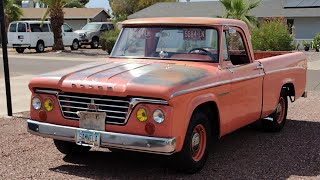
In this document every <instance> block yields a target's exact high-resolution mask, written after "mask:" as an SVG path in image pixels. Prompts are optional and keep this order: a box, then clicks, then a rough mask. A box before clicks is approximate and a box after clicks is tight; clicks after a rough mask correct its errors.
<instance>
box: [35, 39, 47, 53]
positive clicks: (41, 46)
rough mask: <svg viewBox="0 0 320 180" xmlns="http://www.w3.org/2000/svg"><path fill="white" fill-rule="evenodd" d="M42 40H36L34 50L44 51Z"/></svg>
mask: <svg viewBox="0 0 320 180" xmlns="http://www.w3.org/2000/svg"><path fill="white" fill-rule="evenodd" d="M44 48H45V47H44V42H43V41H38V42H37V46H36V51H37V53H42V52H44Z"/></svg>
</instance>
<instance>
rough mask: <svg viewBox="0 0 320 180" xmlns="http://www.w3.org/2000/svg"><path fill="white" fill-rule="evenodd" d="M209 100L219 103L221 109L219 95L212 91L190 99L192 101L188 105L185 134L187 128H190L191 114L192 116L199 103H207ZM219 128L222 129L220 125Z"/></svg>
mask: <svg viewBox="0 0 320 180" xmlns="http://www.w3.org/2000/svg"><path fill="white" fill-rule="evenodd" d="M209 101H213V102H215V103H216V104H217V107H218V109H219V100H218V98H217V96H216V95H215V94H212V93H207V94H202V95H200V96H197V97H194V98H193V99H192V100H191V101H190V103H189V105H188V110H187V114H186V121H185V124H184V134H186V132H187V129H188V126H189V122H190V119H191V116H192V114H193V112H194V110H195V109H196V108H197V107H198V106H199V105H201V104H203V103H206V102H209ZM218 112H219V111H218ZM219 117H220V113H219ZM219 124H220V123H219ZM220 126H221V125H220ZM219 129H221V128H220V127H219Z"/></svg>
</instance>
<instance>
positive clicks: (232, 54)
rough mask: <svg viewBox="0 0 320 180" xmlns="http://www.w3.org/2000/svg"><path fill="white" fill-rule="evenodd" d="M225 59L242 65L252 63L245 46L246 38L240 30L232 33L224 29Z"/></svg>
mask: <svg viewBox="0 0 320 180" xmlns="http://www.w3.org/2000/svg"><path fill="white" fill-rule="evenodd" d="M223 41H224V42H223V45H224V52H223V59H224V60H225V61H231V63H232V64H233V65H241V64H247V63H250V59H249V56H248V52H247V50H246V46H245V40H244V39H243V37H242V35H241V33H239V32H238V31H236V32H234V33H230V32H229V31H224V34H223Z"/></svg>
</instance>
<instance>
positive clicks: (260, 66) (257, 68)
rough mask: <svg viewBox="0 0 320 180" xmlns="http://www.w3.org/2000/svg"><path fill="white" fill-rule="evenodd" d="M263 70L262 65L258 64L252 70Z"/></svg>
mask: <svg viewBox="0 0 320 180" xmlns="http://www.w3.org/2000/svg"><path fill="white" fill-rule="evenodd" d="M259 69H264V67H263V64H258V66H257V67H256V68H255V69H254V70H259Z"/></svg>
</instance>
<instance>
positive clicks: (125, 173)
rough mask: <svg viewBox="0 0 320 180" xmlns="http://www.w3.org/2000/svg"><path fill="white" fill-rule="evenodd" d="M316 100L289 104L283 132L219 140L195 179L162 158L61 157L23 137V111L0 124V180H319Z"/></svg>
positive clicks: (312, 96) (49, 145)
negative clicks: (179, 171) (174, 168)
mask: <svg viewBox="0 0 320 180" xmlns="http://www.w3.org/2000/svg"><path fill="white" fill-rule="evenodd" d="M319 101H320V95H319V92H310V93H309V97H308V98H307V99H302V98H301V99H299V100H298V101H297V102H295V103H293V104H290V109H289V114H288V118H289V119H291V120H290V121H288V123H287V125H286V127H285V128H284V130H283V131H282V132H281V133H263V132H260V131H257V130H253V129H251V128H243V129H240V130H238V131H236V132H234V133H232V134H230V135H227V136H225V137H223V138H222V139H221V140H220V141H218V142H217V143H215V145H214V146H213V147H214V148H213V149H212V150H211V151H210V155H209V160H208V162H207V164H206V166H205V167H204V169H203V170H202V171H201V172H199V173H197V174H194V175H183V174H179V173H177V172H176V171H174V170H171V169H170V168H168V167H169V164H170V162H169V161H168V159H167V158H166V157H165V158H163V157H162V156H151V155H145V154H143V155H137V154H130V153H129V154H127V153H126V154H117V153H111V152H108V150H106V149H93V150H92V151H90V153H89V154H88V155H87V156H84V157H68V156H64V155H62V154H60V153H59V152H58V151H57V150H56V149H55V147H54V145H53V142H52V140H50V139H44V138H41V137H37V136H33V135H30V134H28V133H27V132H26V123H25V118H21V117H28V112H25V113H23V114H20V115H17V116H21V117H20V118H19V117H14V118H2V119H0V127H1V131H0V137H1V138H0V144H2V147H1V149H0V152H1V154H0V179H186V178H188V179H320V146H319V144H320V136H319V135H320V131H319V129H320V112H319V109H320V108H319Z"/></svg>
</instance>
